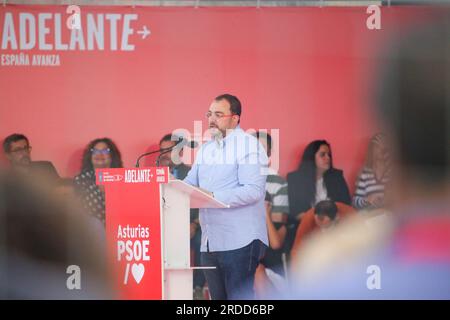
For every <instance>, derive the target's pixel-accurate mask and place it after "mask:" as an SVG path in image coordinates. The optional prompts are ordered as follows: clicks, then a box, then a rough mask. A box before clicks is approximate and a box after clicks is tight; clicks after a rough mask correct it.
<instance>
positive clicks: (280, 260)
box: [255, 131, 289, 299]
mask: <svg viewBox="0 0 450 320" xmlns="http://www.w3.org/2000/svg"><path fill="white" fill-rule="evenodd" d="M255 136H256V138H258V140H259V142H260V143H261V145H262V146H263V147H264V149H265V150H266V153H267V156H268V157H269V159H270V156H271V152H272V137H271V136H270V134H269V133H266V132H264V131H257V132H256V133H255ZM269 165H270V164H269ZM265 204H266V224H267V234H268V236H269V248H268V249H267V250H266V254H265V256H264V258H263V259H262V260H261V263H260V265H259V266H258V269H257V270H256V275H255V291H256V294H257V297H258V298H260V299H263V298H265V296H264V294H266V293H267V292H269V290H270V291H272V290H273V289H275V288H277V289H278V290H283V289H281V288H282V287H284V286H285V273H286V272H285V271H286V270H285V269H286V265H285V263H284V261H285V259H286V257H285V250H284V244H285V239H286V234H287V227H286V224H287V221H288V215H289V200H288V185H287V181H286V179H284V178H283V177H281V176H280V175H279V174H278V172H277V171H276V170H274V169H272V168H271V167H269V168H268V170H267V180H266V197H265Z"/></svg>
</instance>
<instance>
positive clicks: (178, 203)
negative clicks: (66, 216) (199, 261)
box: [96, 167, 227, 300]
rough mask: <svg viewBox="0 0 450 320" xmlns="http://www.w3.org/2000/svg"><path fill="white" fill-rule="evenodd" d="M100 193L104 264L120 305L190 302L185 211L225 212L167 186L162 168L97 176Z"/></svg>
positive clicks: (202, 196) (182, 186)
mask: <svg viewBox="0 0 450 320" xmlns="http://www.w3.org/2000/svg"><path fill="white" fill-rule="evenodd" d="M96 178H97V184H98V185H103V186H104V188H105V201H106V238H107V244H108V257H109V260H108V264H109V266H110V271H111V272H112V276H113V278H114V282H115V283H114V284H115V288H116V290H117V292H118V293H119V298H120V299H154V300H158V299H168V300H181V299H183V300H190V299H192V291H193V290H192V289H193V288H192V272H193V269H195V268H192V267H191V266H190V228H189V223H190V208H226V207H227V205H225V204H224V203H221V202H220V201H218V200H216V199H214V198H213V197H211V196H210V195H209V194H207V193H205V192H203V191H201V190H200V189H198V188H196V187H193V186H190V185H188V184H187V183H185V182H183V181H181V180H170V178H169V171H168V168H167V167H150V168H131V169H126V168H114V169H99V170H96Z"/></svg>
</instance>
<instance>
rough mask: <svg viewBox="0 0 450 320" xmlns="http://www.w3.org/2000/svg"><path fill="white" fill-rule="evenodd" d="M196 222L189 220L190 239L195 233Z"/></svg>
mask: <svg viewBox="0 0 450 320" xmlns="http://www.w3.org/2000/svg"><path fill="white" fill-rule="evenodd" d="M197 228H198V224H197V223H196V222H191V225H190V228H189V229H190V236H191V239H192V238H193V237H194V236H195V233H196V232H197Z"/></svg>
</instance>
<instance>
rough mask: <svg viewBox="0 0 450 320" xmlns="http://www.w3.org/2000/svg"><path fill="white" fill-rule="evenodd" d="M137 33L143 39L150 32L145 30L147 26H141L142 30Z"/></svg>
mask: <svg viewBox="0 0 450 320" xmlns="http://www.w3.org/2000/svg"><path fill="white" fill-rule="evenodd" d="M137 33H138V34H142V39H145V38H147V36H148V35H149V34H150V30H148V29H147V26H143V27H142V30H139V31H138V32H137Z"/></svg>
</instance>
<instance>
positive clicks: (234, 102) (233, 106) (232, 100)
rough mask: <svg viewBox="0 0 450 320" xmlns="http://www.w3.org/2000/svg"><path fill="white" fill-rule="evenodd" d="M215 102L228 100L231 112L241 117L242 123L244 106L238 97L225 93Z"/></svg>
mask: <svg viewBox="0 0 450 320" xmlns="http://www.w3.org/2000/svg"><path fill="white" fill-rule="evenodd" d="M214 100H216V101H221V100H226V101H227V102H228V103H229V104H230V111H231V113H232V114H235V115H238V116H239V121H238V123H239V122H241V112H242V106H241V102H240V101H239V99H238V98H237V97H236V96H233V95H231V94H228V93H225V94H221V95H220V96H217V97H216V98H215V99H214Z"/></svg>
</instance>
